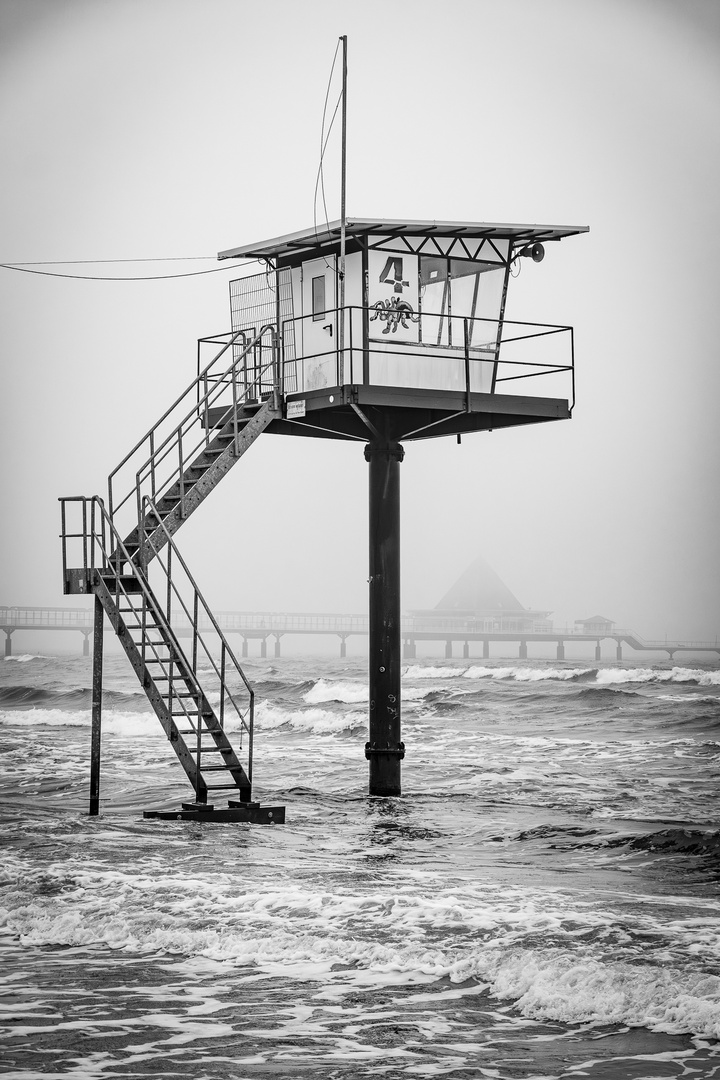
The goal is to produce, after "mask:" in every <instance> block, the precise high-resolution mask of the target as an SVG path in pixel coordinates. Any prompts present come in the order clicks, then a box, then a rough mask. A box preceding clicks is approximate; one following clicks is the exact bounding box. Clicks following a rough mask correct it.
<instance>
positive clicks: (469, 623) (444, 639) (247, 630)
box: [0, 606, 720, 661]
mask: <svg viewBox="0 0 720 1080" xmlns="http://www.w3.org/2000/svg"><path fill="white" fill-rule="evenodd" d="M215 619H216V622H217V624H218V626H219V627H220V629H221V630H222V631H223V633H224V634H237V635H239V636H240V637H241V638H242V656H243V657H247V656H248V655H249V654H250V643H251V642H253V643H254V642H257V643H258V647H259V648H258V655H259V656H261V657H267V656H268V642H270V648H271V650H272V655H273V656H275V657H279V656H280V655H281V645H280V642H281V640H282V638H283V637H285V636H287V635H296V634H297V635H311V636H316V637H318V636H326V637H327V636H330V637H337V638H339V639H340V657H341V658H343V657H345V656H346V655H347V640H348V638H350V637H354V636H358V637H367V635H368V631H369V619H368V616H367V615H342V614H332V613H318V612H277V611H221V612H218V613H216V616H215ZM201 622H202V620H201ZM172 627H173V630H174V632H175V634H176V635H177V636H178V637H183V636H185V635H189V634H190V632H191V627H190V624H189V622H188V621H187V619H185V618H184V617H182V615H181V614H179V613H178V614H177V615H174V616H173V619H172ZM201 629H203V630H206V631H208V632H212V629H213V628H212V626H211V624H210V621H209V620H207V626H201ZM0 630H3V631H4V632H5V656H6V657H7V656H12V638H13V634H15V633H17V632H19V631H28V630H30V631H32V630H35V631H42V632H43V633H44V632H45V631H48V630H65V631H67V630H70V631H74V632H76V633H81V634H82V635H83V645H82V653H83V656H88V655H89V654H90V636H91V634H92V633H93V609H92V608H91V607H87V608H63V607H20V606H17V607H2V606H0ZM401 633H402V641H403V657H404V659H406V660H412V659H414V658H415V657H416V655H417V643H418V642H437V643H438V645H439V646H441V647H442V648H443V650H444V656H445V659H447V660H450V659H452V658H453V657H454V656H457V657H459V656H462V659H463V660H468V659H470V658H471V651H470V650H471V645H472V644H477V645H478V651H477V652H473V657H474V658H478V659H483V660H488V659H490V646H491V644H492V643H494V642H505V643H509V644H514V643H516V644H517V646H518V653H517V655H518V658H519V659H520V660H526V659H527V656H528V645H530V644H533V643H538V642H544V643H551V644H554V645H555V646H556V650H557V651H556V655H557V659H558V660H564V659H565V649H566V646H567V645H568V644H576V643H578V642H588V643H590V644H594V646H595V660H600V659H601V644H602V642H603V641H612V642H614V644H615V658H616V659H617V660H618V661H621V660H622V659H623V646H624V645H625V646H627V647H628V648H630V649H632V650H633V651H635V652H654V653H664V654H666V655H667V656H668V658H669V659H670V660H672V659H674V657H675V655H676V654H678V653H713V654H716V655H717V656H720V642H718V641H717V640H715V641H714V642H711V641H668V640H662V641H661V640H650V641H646V640H645V639H644V638H642V637H641V636H640V635H639V634H637V633H635V631H634V630H629V629H622V628H617V627H615V626H614V624H613V626H612V629H604V628H603V630H602V631H600V632H599V633H586V632H583V631H582V630H578V628H577V626H564V627H551V628H547V629H544V630H541V631H527V630H518V631H489V630H479V629H478V628H477V627H476V626H474V625H473V620H468V619H463V618H447V617H441V618H437V619H431V618H429V617H428V615H427V614H423V615H422V616H421V617H418V616H413V615H407V616H404V617H403V618H402V620H401ZM480 644H482V651H481V652H480V650H479V645H480ZM505 655H507V654H505Z"/></svg>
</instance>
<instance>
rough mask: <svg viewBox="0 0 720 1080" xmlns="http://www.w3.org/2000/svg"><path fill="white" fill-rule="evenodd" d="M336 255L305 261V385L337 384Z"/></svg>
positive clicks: (313, 387) (313, 386)
mask: <svg viewBox="0 0 720 1080" xmlns="http://www.w3.org/2000/svg"><path fill="white" fill-rule="evenodd" d="M336 263H337V259H336V256H334V255H328V256H327V257H325V258H322V259H313V260H312V261H311V262H306V263H303V284H302V301H303V319H302V352H303V358H304V359H303V370H304V378H303V389H304V390H319V389H321V388H322V387H323V386H337V384H338V375H337V357H338V354H337V311H336V308H337V292H336V287H337V272H336Z"/></svg>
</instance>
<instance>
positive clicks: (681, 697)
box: [657, 694, 720, 705]
mask: <svg viewBox="0 0 720 1080" xmlns="http://www.w3.org/2000/svg"><path fill="white" fill-rule="evenodd" d="M657 699H658V701H671V702H672V703H673V704H674V705H720V696H718V695H717V694H658V696H657Z"/></svg>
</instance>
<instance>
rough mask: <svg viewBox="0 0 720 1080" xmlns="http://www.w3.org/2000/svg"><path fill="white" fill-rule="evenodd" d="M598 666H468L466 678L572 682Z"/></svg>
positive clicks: (593, 672)
mask: <svg viewBox="0 0 720 1080" xmlns="http://www.w3.org/2000/svg"><path fill="white" fill-rule="evenodd" d="M596 673H597V668H531V667H501V668H491V667H479V666H473V667H469V668H467V670H466V671H465V672H464V673H463V676H464V678H466V679H511V680H513V681H514V682H572V681H575V680H577V679H584V678H589V677H590V676H591V675H595V674H596Z"/></svg>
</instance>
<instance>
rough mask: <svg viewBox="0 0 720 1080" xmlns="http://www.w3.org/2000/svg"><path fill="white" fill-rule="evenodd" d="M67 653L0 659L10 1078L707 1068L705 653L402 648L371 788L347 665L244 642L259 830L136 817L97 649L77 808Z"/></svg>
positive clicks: (719, 956)
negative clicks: (598, 660)
mask: <svg viewBox="0 0 720 1080" xmlns="http://www.w3.org/2000/svg"><path fill="white" fill-rule="evenodd" d="M90 664H91V661H90V660H89V659H82V658H72V657H52V656H47V657H38V656H18V657H16V658H13V659H8V660H5V661H4V662H0V761H1V762H2V776H3V782H2V789H1V790H0V827H1V830H2V870H1V873H0V889H1V891H0V960H1V966H0V985H1V988H2V995H1V996H0V1026H1V1031H2V1037H1V1040H0V1046H1V1049H0V1071H2V1072H3V1073H4V1075H6V1076H7V1077H10V1078H17V1080H21V1078H22V1080H28V1078H32V1077H48V1078H51V1077H63V1078H66V1077H67V1078H83V1080H86V1078H87V1080H89V1078H106V1077H146V1076H153V1077H192V1078H195V1080H204V1078H208V1080H213V1078H218V1080H221V1078H222V1080H225V1078H228V1080H243V1078H245V1077H263V1076H276V1077H277V1076H279V1077H298V1076H307V1077H319V1078H328V1080H330V1078H338V1080H340V1078H342V1080H344V1078H351V1077H379V1078H384V1080H391V1078H400V1077H403V1078H408V1077H422V1078H434V1077H453V1078H461V1077H492V1078H494V1080H510V1078H526V1080H530V1078H532V1077H589V1078H592V1080H601V1078H604V1080H607V1078H616V1077H617V1078H626V1077H628V1078H635V1080H641V1078H643V1080H650V1078H656V1077H712V1076H719V1077H720V1042H718V1040H719V1039H720V895H719V892H718V881H719V878H720V821H719V810H718V785H717V780H718V766H719V765H720V671H719V670H718V667H717V665H713V664H704V663H693V664H692V665H689V664H688V665H675V666H673V665H672V664H669V663H668V664H657V665H655V664H652V665H650V664H643V666H639V665H637V664H633V663H632V662H629V663H628V662H626V663H625V664H613V665H600V666H597V665H592V664H590V663H587V664H583V663H581V662H578V661H577V660H576V661H572V662H563V663H560V662H548V661H522V662H518V661H500V660H495V661H478V660H469V661H465V662H458V661H457V660H454V661H445V662H438V661H433V660H429V659H427V660H422V659H419V660H417V661H412V663H410V664H408V666H407V667H406V669H405V671H404V675H403V738H404V740H405V743H406V746H407V755H406V758H405V761H404V763H403V790H404V795H403V796H402V797H401V798H396V799H378V798H368V796H367V794H366V790H367V788H366V784H367V764H366V761H365V758H364V752H363V751H364V743H365V740H366V738H367V688H366V661H365V660H363V659H361V658H360V659H347V660H342V661H337V660H336V661H333V660H328V659H308V658H302V659H292V658H284V659H278V660H273V661H269V660H257V659H256V660H250V661H248V668H247V670H248V674H249V676H250V678H251V680H252V681H253V683H254V685H255V687H256V692H257V712H256V757H255V797H256V798H260V799H262V801H263V802H266V803H267V802H282V803H283V804H285V805H286V807H287V823H286V824H285V825H283V826H275V827H266V826H251V825H245V824H234V823H225V824H211V823H207V824H198V823H195V822H181V821H171V822H167V821H158V820H143V819H142V810H143V809H152V808H155V809H157V808H168V809H169V808H173V807H177V806H178V805H179V803H180V801H181V800H182V799H188V798H190V797H191V796H192V792H191V789H190V788H189V786H188V783H187V780H186V779H185V776H184V773H183V772H182V770H181V769H180V767H179V765H178V764H177V761H176V759H175V756H174V754H173V752H172V750H171V748H170V746H169V745H168V743H167V741H166V739H165V737H164V735H163V732H162V730H161V728H160V725H159V724H158V722H157V720H156V719H155V717H154V715H153V714H152V712H151V711H150V708H149V706H148V704H147V701H146V699H145V696H144V694H143V693H142V691H141V690H140V688H139V686H138V685H137V683H136V682H135V681H134V675H133V673H132V671H131V669H130V667H129V665H128V664H127V661H126V660H125V659H124V658H123V657H120V656H109V657H107V658H106V680H105V695H104V714H103V746H102V752H103V763H102V786H101V814H100V816H99V817H96V818H89V817H88V816H87V801H88V761H89V734H90V691H89V686H90V680H91V669H90ZM232 734H233V733H232V730H231V731H230V736H231V738H232Z"/></svg>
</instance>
